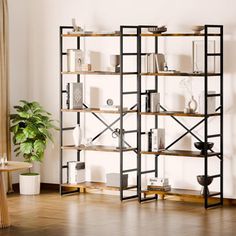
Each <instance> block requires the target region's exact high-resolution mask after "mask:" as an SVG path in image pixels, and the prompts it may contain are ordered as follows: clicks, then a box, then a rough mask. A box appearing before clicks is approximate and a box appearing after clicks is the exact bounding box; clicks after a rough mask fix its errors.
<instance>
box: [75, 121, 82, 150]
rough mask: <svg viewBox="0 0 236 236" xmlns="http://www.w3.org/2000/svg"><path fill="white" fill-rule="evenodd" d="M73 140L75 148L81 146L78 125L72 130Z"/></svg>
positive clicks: (80, 134)
mask: <svg viewBox="0 0 236 236" xmlns="http://www.w3.org/2000/svg"><path fill="white" fill-rule="evenodd" d="M73 139H74V145H75V146H79V145H80V144H81V140H82V133H81V129H80V126H79V124H77V125H76V126H75V128H74V130H73Z"/></svg>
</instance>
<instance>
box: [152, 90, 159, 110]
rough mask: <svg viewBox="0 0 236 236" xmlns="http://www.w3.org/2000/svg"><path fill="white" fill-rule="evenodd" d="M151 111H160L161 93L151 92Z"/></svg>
mask: <svg viewBox="0 0 236 236" xmlns="http://www.w3.org/2000/svg"><path fill="white" fill-rule="evenodd" d="M150 111H151V112H159V111H160V93H151V96H150Z"/></svg>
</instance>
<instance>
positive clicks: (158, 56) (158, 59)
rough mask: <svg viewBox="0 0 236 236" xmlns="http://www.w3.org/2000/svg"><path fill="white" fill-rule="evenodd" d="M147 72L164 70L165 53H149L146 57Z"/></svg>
mask: <svg viewBox="0 0 236 236" xmlns="http://www.w3.org/2000/svg"><path fill="white" fill-rule="evenodd" d="M145 60H146V63H145V64H146V66H145V73H156V72H158V71H164V66H165V55H164V54H162V53H148V54H146V57H145Z"/></svg>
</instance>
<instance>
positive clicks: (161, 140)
mask: <svg viewBox="0 0 236 236" xmlns="http://www.w3.org/2000/svg"><path fill="white" fill-rule="evenodd" d="M151 132H152V151H154V152H158V151H161V150H164V149H165V129H151Z"/></svg>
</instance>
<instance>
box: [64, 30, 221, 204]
mask: <svg viewBox="0 0 236 236" xmlns="http://www.w3.org/2000/svg"><path fill="white" fill-rule="evenodd" d="M149 27H156V26H153V25H139V26H120V33H119V34H118V35H117V34H116V35H110V36H118V37H119V39H120V73H119V74H118V76H119V77H120V107H121V109H120V112H119V117H118V118H116V119H115V120H114V121H113V122H111V123H110V124H108V123H107V122H105V121H104V120H103V119H102V118H101V117H100V116H99V115H98V114H96V112H91V114H92V115H93V116H94V117H95V118H97V119H98V120H99V121H100V122H101V123H102V124H103V125H104V126H105V128H104V129H103V130H102V131H101V132H99V133H98V134H97V135H95V136H94V137H93V141H94V140H96V139H97V138H98V137H100V136H101V135H102V134H104V133H105V132H107V131H111V132H113V131H114V129H113V128H112V126H113V125H115V124H116V123H118V122H119V127H120V131H121V132H120V135H119V146H120V147H119V156H120V183H121V186H123V183H122V181H123V175H124V174H127V173H131V172H137V184H136V185H135V186H131V187H128V188H127V189H123V188H120V200H121V201H122V200H128V199H133V198H137V197H138V199H139V202H144V201H149V200H156V199H157V198H158V194H153V196H151V197H150V196H146V195H145V194H143V191H142V189H141V185H142V176H143V175H145V174H150V173H153V174H154V175H155V177H158V157H159V156H160V155H162V154H161V153H156V154H155V153H154V154H153V155H154V168H153V169H151V170H143V169H142V150H141V139H142V138H141V137H142V135H144V134H145V132H144V131H143V130H142V125H141V121H142V114H141V100H142V96H144V95H146V93H145V92H144V91H142V76H143V74H142V71H141V68H142V59H141V58H142V57H143V56H145V55H146V53H144V52H143V51H142V37H143V35H142V31H143V30H144V29H145V30H147V28H149ZM72 28H73V27H71V26H61V27H60V146H61V147H62V146H63V132H64V131H68V130H73V128H74V127H63V111H62V109H63V94H65V93H66V92H67V91H66V90H64V89H63V86H64V79H63V73H61V72H62V71H63V60H64V59H63V58H64V56H66V55H67V53H66V52H64V51H63V33H64V30H68V29H70V30H71V29H72ZM212 29H217V30H219V33H218V34H212V33H210V30H212ZM126 30H135V31H136V33H135V34H127V33H126ZM84 36H85V35H84ZM102 36H104V35H101V37H102ZM149 36H150V35H149ZM151 36H152V37H154V41H155V42H154V47H155V49H154V51H155V53H158V50H159V48H158V43H159V42H158V40H159V37H169V36H183V37H185V36H199V37H203V39H204V67H205V71H204V73H202V74H199V75H194V74H191V73H190V74H188V73H181V74H176V76H189V75H191V76H199V77H202V78H204V95H205V96H204V105H205V112H204V114H203V115H202V116H201V117H202V119H201V120H200V121H198V122H197V123H196V124H195V125H193V126H192V127H187V126H186V125H185V124H184V123H183V122H182V121H181V120H180V119H178V118H177V117H176V115H175V114H172V115H171V114H170V115H169V116H170V117H171V118H172V119H173V120H175V121H176V122H177V123H178V124H179V125H180V126H181V127H183V128H184V129H185V132H184V133H183V134H182V135H181V136H179V137H178V138H177V139H176V140H174V141H173V142H172V143H170V144H169V145H167V146H166V150H169V149H170V148H171V147H172V146H173V145H174V144H176V143H177V142H179V141H180V140H181V139H182V138H183V137H185V136H186V135H187V134H190V135H191V136H193V137H194V138H195V139H196V140H198V141H201V142H204V145H205V149H206V147H207V142H208V140H209V139H211V138H220V147H219V149H220V151H219V152H217V153H214V151H213V150H210V152H212V153H211V154H209V153H208V152H205V154H204V176H205V180H206V178H207V176H208V169H209V166H208V158H209V157H211V156H216V157H218V158H219V160H220V168H219V172H220V173H219V174H217V175H214V176H212V177H213V178H220V190H219V192H217V193H212V194H209V195H207V194H206V193H205V195H204V196H203V197H204V206H205V208H209V207H214V206H218V205H223V118H224V117H223V26H222V25H205V27H204V34H199V35H194V34H179V35H178V34H162V35H160V34H159V35H158V34H156V35H155V34H154V35H151ZM211 36H217V37H219V40H220V52H218V53H209V52H208V41H209V37H211ZM75 37H76V38H77V43H76V48H77V49H80V36H75ZM85 37H86V36H85ZM125 37H135V38H136V39H137V52H125V51H124V38H125ZM126 56H136V57H137V71H134V72H125V71H124V58H125V57H126ZM209 57H219V59H220V71H219V73H215V74H213V75H212V74H210V73H208V58H209ZM127 74H133V75H136V76H137V88H136V89H134V91H124V77H125V76H127ZM159 75H160V76H175V75H168V74H166V75H163V74H158V73H154V74H151V75H150V76H153V77H154V79H155V84H154V90H155V91H156V92H158V89H159V88H158V81H159ZM76 76H77V80H76V81H77V82H80V79H81V78H80V74H77V75H76ZM210 76H215V77H219V78H220V92H219V93H218V94H208V79H209V77H210ZM127 95H135V96H137V104H134V105H133V106H132V107H130V110H134V109H137V113H136V117H137V129H136V130H126V131H123V129H124V120H123V118H124V116H126V115H127V114H128V113H127V112H126V111H124V110H123V107H124V106H123V105H124V99H125V97H127ZM212 96H215V97H219V98H220V105H219V107H218V108H217V109H216V112H217V116H218V117H219V123H220V133H219V134H211V135H209V134H208V119H209V118H210V117H211V116H212V114H208V111H207V107H208V97H212ZM84 107H85V108H88V106H87V105H86V104H84ZM161 109H162V111H163V112H168V111H167V110H166V108H165V107H164V106H161ZM76 116H77V123H80V112H77V115H76ZM154 116H155V120H154V127H155V128H158V116H159V115H158V114H154ZM217 119H218V118H217ZM200 125H204V139H203V140H202V139H201V138H199V137H198V135H196V134H195V133H194V130H195V129H196V128H197V127H199V126H200ZM126 133H127V134H136V140H137V147H136V148H135V149H134V150H133V151H134V153H135V154H136V156H137V166H136V167H134V168H132V169H126V170H125V169H124V163H123V162H124V150H123V148H122V146H123V141H124V140H123V137H124V134H126ZM125 143H126V145H127V146H128V147H130V145H129V144H128V143H127V142H125ZM80 152H81V150H77V161H80ZM64 169H66V170H67V169H68V167H67V165H64V163H63V150H62V149H60V193H61V195H64V194H70V193H75V192H79V191H80V188H77V190H73V191H66V192H65V191H63V186H62V185H63V170H64ZM205 182H206V181H205ZM131 189H132V190H134V189H135V190H136V192H135V194H132V195H129V196H125V194H124V191H126V190H131ZM214 196H220V198H219V202H217V203H214V204H210V203H209V198H210V197H214Z"/></svg>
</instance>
